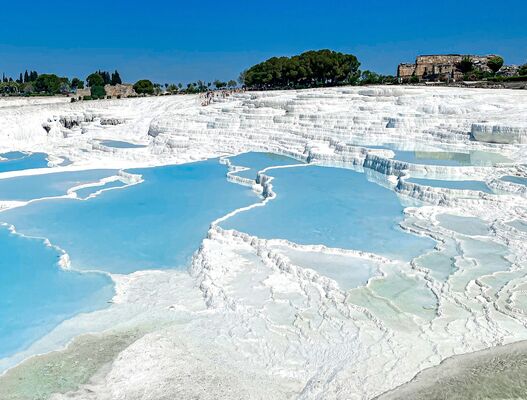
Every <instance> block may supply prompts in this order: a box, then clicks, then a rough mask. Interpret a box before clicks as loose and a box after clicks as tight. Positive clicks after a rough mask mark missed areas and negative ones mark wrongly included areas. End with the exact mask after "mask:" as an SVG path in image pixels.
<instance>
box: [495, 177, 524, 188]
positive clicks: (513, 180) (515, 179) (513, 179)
mask: <svg viewBox="0 0 527 400" xmlns="http://www.w3.org/2000/svg"><path fill="white" fill-rule="evenodd" d="M501 180H502V181H504V182H511V183H516V184H518V185H524V186H527V178H525V177H522V176H511V175H509V176H502V177H501Z"/></svg>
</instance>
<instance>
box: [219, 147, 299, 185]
mask: <svg viewBox="0 0 527 400" xmlns="http://www.w3.org/2000/svg"><path fill="white" fill-rule="evenodd" d="M229 160H230V162H231V164H232V165H236V166H242V167H246V168H248V169H246V170H244V171H240V172H237V173H235V175H237V176H240V177H242V178H248V179H256V175H257V173H258V172H259V171H261V170H263V169H265V168H267V167H271V166H273V167H276V166H283V165H293V164H301V162H300V161H297V160H295V159H293V158H290V157H286V156H282V155H277V154H273V153H260V152H249V153H243V154H239V155H237V156H234V157H229Z"/></svg>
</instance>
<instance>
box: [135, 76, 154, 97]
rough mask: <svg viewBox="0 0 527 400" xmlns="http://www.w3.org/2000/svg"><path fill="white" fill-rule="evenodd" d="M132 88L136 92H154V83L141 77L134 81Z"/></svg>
mask: <svg viewBox="0 0 527 400" xmlns="http://www.w3.org/2000/svg"><path fill="white" fill-rule="evenodd" d="M134 90H135V91H136V93H138V94H154V84H153V83H152V82H151V81H149V80H148V79H141V80H139V81H137V82H136V83H135V85H134Z"/></svg>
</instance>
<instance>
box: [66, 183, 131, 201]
mask: <svg viewBox="0 0 527 400" xmlns="http://www.w3.org/2000/svg"><path fill="white" fill-rule="evenodd" d="M125 185H126V184H125V183H124V182H122V181H111V182H107V183H105V184H104V185H101V186H90V187H86V188H82V189H79V190H76V191H75V192H76V193H77V197H79V198H81V199H85V198H87V197H88V196H89V195H90V194H92V193H96V192H98V191H100V190H103V189H111V188H118V187H123V186H125Z"/></svg>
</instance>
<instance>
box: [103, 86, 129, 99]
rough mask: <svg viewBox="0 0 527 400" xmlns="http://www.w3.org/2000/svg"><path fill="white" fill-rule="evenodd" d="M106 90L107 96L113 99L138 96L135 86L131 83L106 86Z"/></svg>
mask: <svg viewBox="0 0 527 400" xmlns="http://www.w3.org/2000/svg"><path fill="white" fill-rule="evenodd" d="M104 90H105V91H106V96H110V97H111V98H112V99H117V98H125V97H130V96H137V93H136V92H135V90H134V86H133V85H131V84H129V83H123V84H117V85H104Z"/></svg>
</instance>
